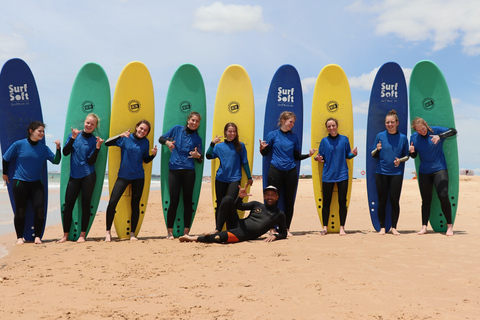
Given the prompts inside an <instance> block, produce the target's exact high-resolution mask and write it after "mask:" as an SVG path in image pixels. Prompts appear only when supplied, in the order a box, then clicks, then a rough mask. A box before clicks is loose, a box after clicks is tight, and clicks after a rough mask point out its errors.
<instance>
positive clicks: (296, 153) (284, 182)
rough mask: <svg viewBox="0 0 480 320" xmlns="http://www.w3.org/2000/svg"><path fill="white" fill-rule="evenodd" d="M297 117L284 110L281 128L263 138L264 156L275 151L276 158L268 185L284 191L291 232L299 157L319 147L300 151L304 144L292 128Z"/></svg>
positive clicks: (269, 171) (303, 156)
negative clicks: (306, 151)
mask: <svg viewBox="0 0 480 320" xmlns="http://www.w3.org/2000/svg"><path fill="white" fill-rule="evenodd" d="M296 119H297V117H296V116H295V114H294V113H293V112H290V111H284V112H282V113H281V114H280V117H279V119H278V126H279V127H280V128H278V129H277V130H274V131H272V132H270V133H268V135H267V138H266V140H265V141H261V140H260V153H261V154H262V156H266V155H268V154H269V153H270V152H272V161H271V164H270V168H269V169H268V185H272V186H275V187H276V188H277V189H278V192H279V193H281V192H282V191H283V200H284V203H285V215H286V217H287V231H288V236H291V235H292V234H291V233H290V224H291V223H292V218H293V211H294V204H295V194H296V193H297V185H298V176H297V164H296V162H295V161H300V160H304V159H307V158H309V157H311V156H312V155H313V154H314V153H315V151H317V150H316V149H310V150H309V153H308V154H303V155H302V154H300V152H301V151H302V146H301V145H300V141H299V139H298V136H297V135H296V134H295V133H293V132H292V128H293V127H294V126H295V120H296Z"/></svg>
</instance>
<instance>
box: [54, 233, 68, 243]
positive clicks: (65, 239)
mask: <svg viewBox="0 0 480 320" xmlns="http://www.w3.org/2000/svg"><path fill="white" fill-rule="evenodd" d="M67 240H68V234H67V235H64V236H63V238H62V239H60V240H58V241H57V243H62V242H65V241H67Z"/></svg>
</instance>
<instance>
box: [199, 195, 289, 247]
mask: <svg viewBox="0 0 480 320" xmlns="http://www.w3.org/2000/svg"><path fill="white" fill-rule="evenodd" d="M237 209H238V210H250V214H249V215H248V217H246V218H245V219H240V218H239V217H238V214H237ZM224 223H227V225H229V226H230V229H228V230H227V231H222V232H220V233H216V234H212V235H209V236H200V237H198V239H197V241H198V242H206V243H214V242H216V243H227V242H241V241H248V240H255V239H257V238H258V237H260V236H262V235H263V234H265V233H266V232H267V231H268V230H270V229H272V228H274V227H275V226H276V225H278V230H279V233H278V234H276V235H275V236H276V238H277V239H276V240H279V239H285V238H287V228H286V217H285V213H283V212H282V211H281V210H280V209H278V208H277V207H276V206H275V207H269V206H266V205H265V204H263V203H261V202H258V201H251V202H248V203H243V202H242V198H240V197H238V198H237V200H236V201H235V202H234V201H233V198H232V197H230V196H225V197H224V198H223V200H222V202H221V203H220V207H219V210H218V219H217V230H221V229H222V226H223V225H224Z"/></svg>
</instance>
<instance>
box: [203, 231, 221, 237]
mask: <svg viewBox="0 0 480 320" xmlns="http://www.w3.org/2000/svg"><path fill="white" fill-rule="evenodd" d="M219 232H220V231H218V230H213V231H211V232H204V233H202V234H203V235H204V236H209V235H211V234H216V233H219Z"/></svg>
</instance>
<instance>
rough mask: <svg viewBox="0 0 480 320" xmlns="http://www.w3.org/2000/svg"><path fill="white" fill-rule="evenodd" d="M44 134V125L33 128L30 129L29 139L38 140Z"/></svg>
mask: <svg viewBox="0 0 480 320" xmlns="http://www.w3.org/2000/svg"><path fill="white" fill-rule="evenodd" d="M43 136H45V127H38V128H37V129H35V130H33V131H32V130H30V140H32V141H40V140H42V139H43Z"/></svg>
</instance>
